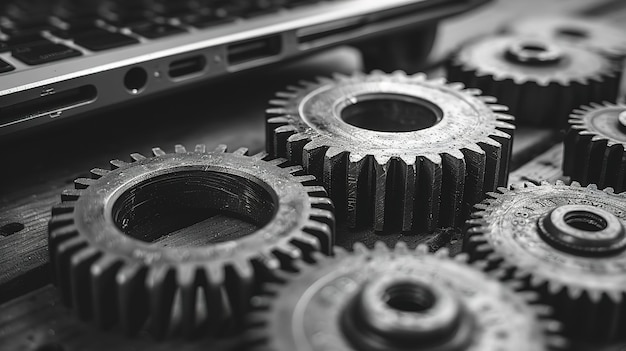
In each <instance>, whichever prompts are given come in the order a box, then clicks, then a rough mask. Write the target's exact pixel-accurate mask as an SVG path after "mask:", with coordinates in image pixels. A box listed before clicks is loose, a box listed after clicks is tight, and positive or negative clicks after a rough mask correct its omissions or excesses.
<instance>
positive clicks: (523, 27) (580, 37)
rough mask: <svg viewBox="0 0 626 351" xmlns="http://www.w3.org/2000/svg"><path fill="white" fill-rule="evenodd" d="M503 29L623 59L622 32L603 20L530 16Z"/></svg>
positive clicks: (625, 41) (625, 40)
mask: <svg viewBox="0 0 626 351" xmlns="http://www.w3.org/2000/svg"><path fill="white" fill-rule="evenodd" d="M504 30H505V31H506V32H508V33H514V34H518V35H528V36H537V37H542V38H548V39H554V40H559V41H564V42H567V43H568V44H571V45H577V46H580V47H583V48H587V49H589V50H592V51H596V52H599V53H601V54H604V55H606V56H608V57H610V58H613V59H616V60H622V59H624V58H625V57H626V37H625V36H624V30H623V29H622V28H620V27H619V26H617V25H614V24H612V23H610V22H607V21H601V20H593V19H591V18H580V17H567V16H533V17H527V18H523V19H520V20H517V21H513V22H512V23H509V24H508V25H507V26H506V27H505V29H504Z"/></svg>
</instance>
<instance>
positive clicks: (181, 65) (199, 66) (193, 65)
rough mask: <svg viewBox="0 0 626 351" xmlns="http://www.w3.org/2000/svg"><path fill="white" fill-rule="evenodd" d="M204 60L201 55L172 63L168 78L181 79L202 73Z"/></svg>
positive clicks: (204, 64) (204, 65)
mask: <svg viewBox="0 0 626 351" xmlns="http://www.w3.org/2000/svg"><path fill="white" fill-rule="evenodd" d="M205 67H206V59H205V58H204V56H202V55H198V56H193V57H188V58H184V59H180V60H176V61H172V63H170V66H169V71H168V74H169V76H170V78H181V77H186V76H191V75H195V74H197V73H200V72H202V71H204V68H205Z"/></svg>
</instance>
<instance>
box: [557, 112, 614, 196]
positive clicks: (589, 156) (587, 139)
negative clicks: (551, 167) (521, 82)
mask: <svg viewBox="0 0 626 351" xmlns="http://www.w3.org/2000/svg"><path fill="white" fill-rule="evenodd" d="M569 125H570V129H569V131H568V133H567V135H566V136H565V141H564V155H563V174H564V175H566V176H570V177H571V178H572V179H573V180H575V181H578V182H580V183H581V184H583V185H588V184H597V185H598V186H599V187H602V188H605V187H612V188H613V189H614V190H615V191H616V192H622V191H626V105H624V104H618V105H616V104H609V103H604V104H602V105H599V104H593V105H591V106H582V107H581V108H579V109H576V110H574V112H573V113H572V114H571V115H570V119H569Z"/></svg>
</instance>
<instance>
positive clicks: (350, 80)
mask: <svg viewBox="0 0 626 351" xmlns="http://www.w3.org/2000/svg"><path fill="white" fill-rule="evenodd" d="M277 96H278V99H277V100H273V101H271V104H272V105H273V106H274V107H272V108H270V109H268V111H267V115H268V120H267V142H268V146H267V147H268V150H269V152H270V154H272V155H274V156H279V157H288V158H289V159H290V160H291V161H293V162H296V163H299V164H302V165H304V167H305V169H306V170H307V172H309V173H311V174H314V175H315V176H316V177H318V178H319V179H320V180H321V181H323V183H324V186H325V188H326V189H327V190H328V192H329V195H330V196H331V198H332V199H333V202H334V203H335V207H336V209H337V215H338V217H341V218H347V222H348V225H349V226H350V227H356V226H365V225H367V226H373V228H374V229H375V230H377V231H381V230H388V229H391V230H398V229H399V230H402V231H413V230H424V229H426V230H433V229H434V228H436V227H437V226H442V227H444V226H456V225H460V224H461V223H462V221H463V219H464V218H463V217H464V214H466V213H469V210H470V209H471V206H472V205H473V204H475V203H476V202H478V201H480V200H481V199H482V198H483V197H484V193H485V192H487V191H492V190H494V189H495V187H497V186H500V185H504V184H506V182H507V177H508V162H509V155H510V152H511V143H512V138H513V129H514V127H513V125H511V122H512V121H513V118H512V117H511V116H508V115H505V114H502V113H500V111H506V108H504V107H503V106H501V105H496V104H493V102H495V99H493V98H492V97H484V96H480V95H479V92H478V91H476V90H468V89H463V86H462V85H460V84H446V83H445V81H444V80H440V79H439V80H427V79H426V77H425V76H424V75H423V74H417V75H413V76H407V75H406V74H404V73H402V72H395V73H394V74H383V73H380V72H372V73H371V74H369V75H362V74H355V75H354V76H342V75H336V76H335V77H334V78H333V79H331V78H319V80H318V82H316V83H312V82H304V83H303V84H302V86H299V87H289V88H288V91H287V92H280V93H278V94H277Z"/></svg>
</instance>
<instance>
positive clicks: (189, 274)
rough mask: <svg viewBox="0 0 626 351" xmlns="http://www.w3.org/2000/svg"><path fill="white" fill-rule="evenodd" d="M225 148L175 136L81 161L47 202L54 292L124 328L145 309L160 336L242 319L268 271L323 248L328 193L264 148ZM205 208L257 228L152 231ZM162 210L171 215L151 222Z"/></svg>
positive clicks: (329, 232) (137, 324)
mask: <svg viewBox="0 0 626 351" xmlns="http://www.w3.org/2000/svg"><path fill="white" fill-rule="evenodd" d="M225 150H226V146H220V147H218V148H217V149H216V150H215V151H209V152H206V147H205V146H204V145H198V146H196V148H195V150H194V151H190V152H187V150H186V149H185V148H184V147H183V146H181V145H177V146H176V148H175V152H174V153H170V154H168V153H165V152H164V151H163V150H161V149H159V148H155V149H153V153H154V156H153V157H148V158H146V157H145V156H143V155H141V154H138V153H134V154H132V155H131V159H132V162H130V163H127V162H124V161H120V160H113V161H111V163H110V164H111V166H112V167H111V168H112V170H111V171H108V170H104V169H99V168H95V169H92V170H91V175H92V176H91V178H79V179H77V180H76V181H75V189H69V190H66V191H64V192H63V195H62V203H61V204H59V205H57V206H55V207H53V209H52V218H51V220H50V224H49V230H50V235H49V248H50V256H51V263H52V265H53V267H54V273H55V278H56V279H55V280H56V285H57V286H58V287H59V289H60V291H61V297H62V300H63V301H64V302H65V304H67V305H70V306H71V307H72V308H73V309H75V310H76V312H77V315H78V316H79V317H80V318H81V319H84V320H94V321H95V322H96V324H97V325H99V326H101V327H104V328H109V327H111V326H112V325H115V324H118V323H119V324H120V325H121V327H122V329H123V330H124V331H125V332H126V333H129V334H135V333H137V332H138V331H139V330H140V329H141V328H142V327H144V325H145V324H146V321H148V323H147V324H148V325H147V327H146V328H147V329H148V330H149V331H150V333H151V334H152V335H153V336H154V337H155V338H159V339H160V338H164V337H165V336H166V335H167V334H171V333H175V332H176V330H175V329H176V328H178V329H182V333H184V334H185V335H188V336H191V335H193V334H194V333H198V332H202V333H203V334H208V333H219V332H222V331H223V329H224V328H225V326H226V324H227V323H228V322H229V321H230V322H231V323H232V322H233V320H234V321H235V322H237V321H238V320H240V319H241V316H243V315H244V314H245V310H246V308H247V305H248V303H247V301H248V300H249V299H250V296H252V294H253V293H254V289H255V287H256V286H257V285H258V284H259V283H260V282H262V281H263V280H264V279H267V278H268V276H269V274H270V272H272V271H274V270H277V269H279V268H283V269H289V268H290V267H291V262H292V261H293V260H296V259H301V258H302V257H306V256H307V255H309V254H310V253H311V252H312V251H321V252H324V253H325V254H330V253H331V252H332V245H333V244H334V227H335V224H334V216H333V213H332V202H331V201H330V199H328V198H327V197H326V191H325V190H324V189H323V188H322V187H320V186H316V185H314V184H315V177H313V176H308V175H304V174H303V171H302V167H300V166H292V167H287V165H286V160H285V159H274V160H271V161H269V160H267V158H268V156H267V153H264V152H262V153H259V154H256V155H254V156H247V149H245V148H242V149H238V150H236V151H234V152H233V153H228V152H225ZM215 211H218V212H221V213H233V214H235V215H238V216H240V217H242V218H246V219H248V221H250V222H251V223H253V224H255V225H256V226H257V227H258V228H257V229H256V230H253V231H252V232H248V233H246V232H243V233H236V234H233V235H230V234H231V233H225V232H218V233H215V232H211V233H210V235H206V238H205V241H204V242H202V243H201V244H200V245H190V244H189V243H188V242H186V241H178V242H175V241H172V240H169V241H163V240H162V241H160V242H156V243H155V242H154V241H155V239H157V238H159V237H162V236H166V235H169V234H170V232H171V231H172V229H173V228H172V226H175V225H176V224H179V225H181V226H182V227H185V226H187V225H188V224H189V223H188V222H189V221H191V222H192V223H193V222H195V221H197V220H198V219H203V217H210V216H211V215H212V212H215ZM185 214H187V215H189V216H190V218H184V216H185ZM167 215H170V216H171V218H169V219H170V223H167V222H165V221H163V222H162V223H161V225H154V222H155V221H156V222H159V218H158V217H162V216H167ZM181 222H182V223H181ZM146 226H147V227H148V228H147V230H146V228H145V227H146ZM195 244H197V242H196V243H195ZM178 332H179V334H180V330H178Z"/></svg>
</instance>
